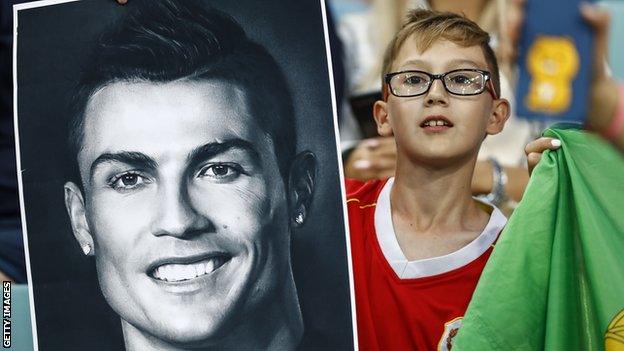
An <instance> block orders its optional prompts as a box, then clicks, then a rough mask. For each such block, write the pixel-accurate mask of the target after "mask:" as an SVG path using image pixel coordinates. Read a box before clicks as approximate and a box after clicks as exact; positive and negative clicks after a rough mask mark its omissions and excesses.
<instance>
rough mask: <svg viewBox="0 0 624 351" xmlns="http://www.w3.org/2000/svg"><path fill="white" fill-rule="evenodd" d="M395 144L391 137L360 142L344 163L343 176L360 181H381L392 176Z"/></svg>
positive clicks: (394, 161) (394, 162)
mask: <svg viewBox="0 0 624 351" xmlns="http://www.w3.org/2000/svg"><path fill="white" fill-rule="evenodd" d="M396 153H397V151H396V144H395V143H394V138H392V137H377V138H371V139H365V140H362V141H361V142H360V143H359V144H358V145H357V146H356V147H355V149H354V150H353V152H351V154H350V155H349V158H348V159H347V161H346V162H345V165H344V168H345V176H346V177H347V178H354V179H360V180H369V179H383V178H388V177H392V176H393V175H394V168H395V166H396Z"/></svg>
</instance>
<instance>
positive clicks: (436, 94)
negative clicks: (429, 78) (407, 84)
mask: <svg viewBox="0 0 624 351" xmlns="http://www.w3.org/2000/svg"><path fill="white" fill-rule="evenodd" d="M436 104H442V105H446V104H448V92H447V91H446V88H445V87H444V83H443V82H442V80H440V79H436V80H434V81H433V82H432V83H431V87H429V91H428V92H427V94H426V95H425V105H427V106H431V105H436Z"/></svg>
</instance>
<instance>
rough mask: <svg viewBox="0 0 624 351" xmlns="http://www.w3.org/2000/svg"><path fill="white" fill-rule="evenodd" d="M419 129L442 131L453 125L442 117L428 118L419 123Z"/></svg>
mask: <svg viewBox="0 0 624 351" xmlns="http://www.w3.org/2000/svg"><path fill="white" fill-rule="evenodd" d="M420 127H421V128H426V129H436V130H438V129H439V130H442V129H446V128H451V127H453V123H451V121H449V120H448V119H447V118H446V117H444V116H429V117H427V118H425V120H424V121H422V123H420Z"/></svg>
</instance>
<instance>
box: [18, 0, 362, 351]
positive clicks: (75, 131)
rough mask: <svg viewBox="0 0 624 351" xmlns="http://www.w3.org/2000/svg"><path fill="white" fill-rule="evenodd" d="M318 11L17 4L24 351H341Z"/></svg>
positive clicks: (306, 6) (330, 124)
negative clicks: (29, 343) (28, 311)
mask: <svg viewBox="0 0 624 351" xmlns="http://www.w3.org/2000/svg"><path fill="white" fill-rule="evenodd" d="M322 6H323V5H322V4H321V3H320V2H319V1H287V0H280V1H278V0H271V1H256V0H244V1H226V0H223V1H210V0H203V1H202V0H130V1H129V2H128V4H127V5H125V6H120V5H118V4H117V3H116V2H115V1H111V0H84V1H70V2H67V1H42V2H39V3H34V4H30V5H28V4H27V5H22V6H21V7H19V8H18V10H17V11H16V14H17V17H16V22H17V24H16V50H15V54H16V64H15V79H16V106H17V109H16V110H17V111H16V126H17V132H18V138H17V139H18V167H19V170H20V174H21V175H20V188H21V200H22V210H23V214H22V218H23V220H24V227H25V233H26V234H25V239H26V242H27V244H28V247H27V252H28V257H29V276H30V279H31V287H32V290H31V291H32V298H33V302H34V305H33V309H32V310H33V312H34V315H33V321H35V325H36V328H34V330H35V331H36V333H37V335H36V337H37V339H36V341H37V345H38V347H39V349H40V350H118V349H124V348H125V349H126V350H189V349H194V350H195V349H197V350H212V349H215V350H298V349H315V350H316V349H319V350H320V349H322V350H331V349H337V350H338V349H339V350H344V349H351V348H353V334H354V333H353V327H352V320H353V316H352V306H351V298H350V296H351V291H352V289H351V288H350V287H351V284H350V283H349V270H348V254H347V245H346V242H347V240H346V236H345V223H344V218H343V215H344V210H343V205H342V203H341V198H342V196H341V194H342V193H341V186H340V184H341V182H340V178H339V173H340V172H339V165H338V154H337V148H336V145H337V144H336V139H335V138H336V133H335V122H334V118H333V115H334V114H333V112H332V102H331V85H330V74H329V68H328V53H327V52H326V39H325V35H324V26H323V7H322Z"/></svg>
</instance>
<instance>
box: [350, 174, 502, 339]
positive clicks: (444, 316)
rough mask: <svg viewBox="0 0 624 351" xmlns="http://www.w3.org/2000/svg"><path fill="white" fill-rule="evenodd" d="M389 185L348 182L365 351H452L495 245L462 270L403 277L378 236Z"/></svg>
mask: <svg viewBox="0 0 624 351" xmlns="http://www.w3.org/2000/svg"><path fill="white" fill-rule="evenodd" d="M386 182H387V180H384V181H371V182H368V183H362V182H359V181H350V180H347V207H348V213H349V227H350V233H351V252H352V258H353V273H354V281H355V300H356V311H357V327H358V339H359V348H360V350H384V351H385V350H448V349H450V345H451V341H452V338H453V337H454V336H455V334H456V333H457V329H458V328H459V326H460V325H461V318H462V317H463V315H464V312H465V311H466V308H467V306H468V302H469V301H470V298H471V297H472V293H473V291H474V289H475V287H476V285H477V281H478V279H479V276H480V275H481V271H482V270H483V267H484V266H485V263H486V262H487V260H488V258H489V256H490V253H491V251H492V248H493V245H492V241H490V242H488V243H487V244H486V246H485V247H484V248H483V250H484V252H478V253H477V256H476V259H474V260H471V261H469V262H467V264H465V265H462V266H461V267H458V268H455V269H451V270H447V271H445V272H443V273H440V274H434V275H429V276H421V277H419V278H412V279H401V278H400V277H399V276H398V275H397V273H396V271H395V269H394V268H393V266H391V264H390V263H389V262H388V260H387V259H386V257H385V256H384V251H383V250H382V248H381V247H380V244H379V240H378V235H377V233H376V225H375V213H376V207H377V201H378V199H379V198H380V192H381V191H382V189H383V188H384V186H385V185H386ZM387 191H388V194H389V187H388V190H387ZM387 196H388V200H387V202H388V206H387V207H388V213H389V195H387ZM501 216H502V215H501ZM503 218H504V217H503ZM490 222H492V220H491V221H490ZM503 223H504V222H503ZM488 225H489V224H488ZM486 228H487V227H486ZM491 229H492V228H491ZM495 230H496V233H495V234H494V239H489V240H495V238H496V237H497V235H498V232H500V228H495ZM484 232H485V231H484ZM392 234H393V233H392ZM475 240H476V239H475ZM397 247H398V246H397ZM416 263H418V262H417V261H416ZM410 264H411V263H410Z"/></svg>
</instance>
